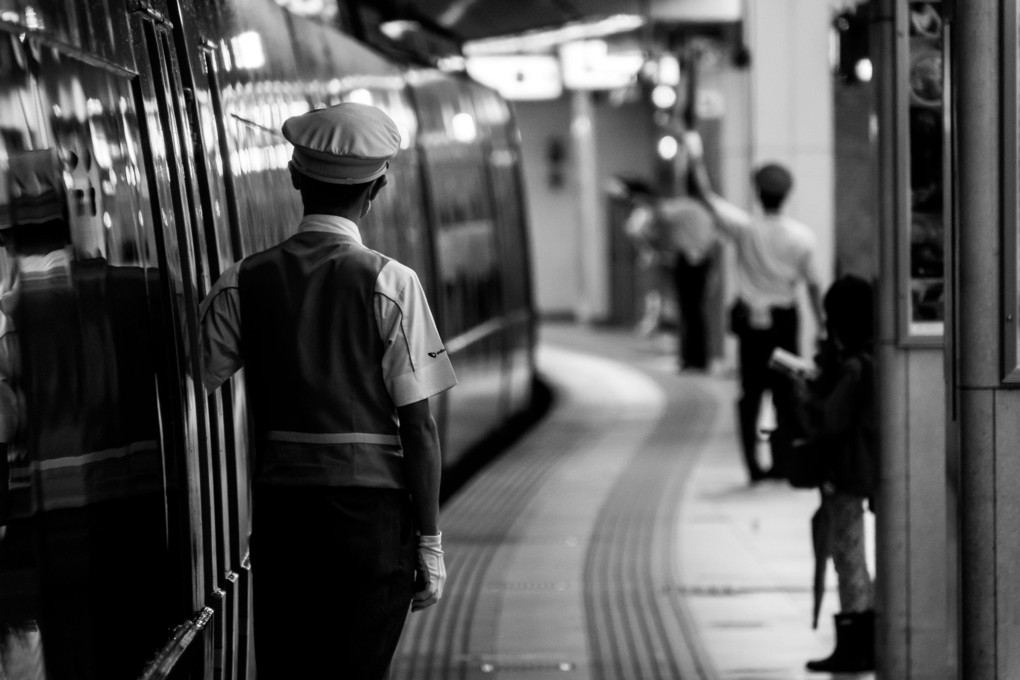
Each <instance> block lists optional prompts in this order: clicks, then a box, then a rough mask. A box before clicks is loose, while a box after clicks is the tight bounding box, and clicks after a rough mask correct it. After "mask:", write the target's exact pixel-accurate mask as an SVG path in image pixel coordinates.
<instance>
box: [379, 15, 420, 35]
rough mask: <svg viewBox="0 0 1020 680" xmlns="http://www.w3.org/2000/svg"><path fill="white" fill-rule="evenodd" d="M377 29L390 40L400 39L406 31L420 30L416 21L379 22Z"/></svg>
mask: <svg viewBox="0 0 1020 680" xmlns="http://www.w3.org/2000/svg"><path fill="white" fill-rule="evenodd" d="M379 30H380V31H381V32H382V34H383V35H385V36H386V37H387V38H389V39H390V40H400V39H401V38H403V37H404V36H405V35H407V34H408V33H414V32H416V31H420V30H421V24H419V23H418V22H417V21H406V20H397V21H385V22H383V23H381V24H379Z"/></svg>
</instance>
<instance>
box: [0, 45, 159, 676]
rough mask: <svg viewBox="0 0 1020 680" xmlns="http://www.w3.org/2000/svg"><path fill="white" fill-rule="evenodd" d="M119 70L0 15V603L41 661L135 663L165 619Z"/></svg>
mask: <svg viewBox="0 0 1020 680" xmlns="http://www.w3.org/2000/svg"><path fill="white" fill-rule="evenodd" d="M132 78H133V74H130V73H127V72H124V71H121V70H120V69H118V68H116V67H113V66H111V67H108V68H107V67H103V66H97V65H94V64H93V63H92V62H91V61H90V62H88V63H87V62H85V61H83V60H79V59H77V58H76V57H75V56H73V55H69V54H67V53H64V52H62V51H61V50H60V49H58V48H56V47H53V46H50V45H47V44H46V43H43V42H38V41H36V40H35V39H33V38H27V39H25V38H21V37H19V36H16V35H12V34H7V33H2V32H0V120H2V121H3V124H2V125H3V127H2V130H0V187H2V189H0V204H2V208H0V237H2V240H3V251H4V255H3V257H2V261H0V267H3V271H2V273H0V279H2V283H0V310H2V313H0V326H2V327H3V333H2V337H0V345H2V346H0V423H2V425H0V448H2V449H3V451H2V452H0V454H2V456H3V465H0V472H2V473H4V474H3V475H2V476H0V499H2V502H0V525H3V530H2V531H0V581H2V582H3V586H4V587H0V612H2V617H3V618H4V619H5V620H4V622H3V623H4V624H5V625H8V626H11V627H13V628H15V629H20V630H23V631H25V634H26V635H28V636H29V637H30V638H31V637H33V636H34V637H35V638H36V639H37V642H38V644H37V645H36V651H37V650H38V645H39V644H41V646H42V649H43V651H44V653H45V660H46V666H47V670H48V672H49V673H50V674H52V675H53V676H54V677H56V676H63V675H68V676H75V675H78V674H80V673H81V672H82V670H83V669H86V668H89V669H96V672H97V673H98V674H99V675H102V676H104V677H129V676H130V677H136V676H138V675H139V674H140V671H141V669H142V668H143V666H144V663H145V662H146V661H147V660H149V659H150V658H151V657H152V655H153V654H154V653H155V652H156V651H157V650H158V649H159V648H160V647H161V646H162V644H163V643H164V642H165V635H166V630H167V627H168V626H169V625H170V624H171V623H172V622H173V621H172V619H171V612H170V611H169V603H168V601H167V599H166V598H167V596H168V595H169V594H171V593H172V591H173V590H174V589H173V588H168V587H166V586H167V583H168V582H169V581H170V579H171V574H170V573H169V572H168V571H167V570H168V565H171V564H173V559H171V555H169V554H168V533H167V523H168V521H169V520H168V516H167V512H166V498H167V495H168V489H167V476H166V474H165V470H164V461H163V453H164V446H163V440H162V425H161V421H160V415H159V414H160V410H159V401H158V397H157V384H158V380H159V375H160V370H159V366H160V365H161V363H162V362H163V348H162V346H161V343H160V339H161V338H162V337H163V333H162V329H161V327H160V319H161V312H160V288H161V281H160V277H161V275H162V272H161V270H160V267H159V263H158V259H157V252H156V247H155V240H154V235H153V230H154V228H155V225H154V224H152V219H151V215H152V210H151V207H150V206H149V197H148V182H147V179H146V176H145V175H146V171H145V164H144V163H143V157H142V148H141V145H140V132H139V122H138V112H137V111H136V109H135V96H134V92H133V85H132ZM12 584H17V585H15V586H14V587H6V586H11V585H12ZM125 597H130V598H138V599H135V600H134V602H144V606H133V603H132V604H129V605H127V606H126V607H125V606H124V605H123V603H124V598H125ZM111 631H116V634H111ZM39 638H41V639H39ZM8 651H9V650H8ZM15 653H16V652H15ZM5 660H6V659H5Z"/></svg>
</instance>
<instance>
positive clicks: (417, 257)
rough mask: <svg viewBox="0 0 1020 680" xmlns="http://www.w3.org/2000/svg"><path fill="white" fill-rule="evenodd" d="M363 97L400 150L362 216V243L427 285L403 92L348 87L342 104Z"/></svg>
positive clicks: (411, 132) (411, 119)
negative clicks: (385, 119)
mask: <svg viewBox="0 0 1020 680" xmlns="http://www.w3.org/2000/svg"><path fill="white" fill-rule="evenodd" d="M365 95H367V96H368V100H367V101H365V103H371V104H373V105H375V106H378V107H379V108H381V109H382V110H383V111H386V113H388V114H389V115H390V117H391V118H393V120H394V121H395V122H396V123H397V127H398V128H400V134H401V144H400V146H401V149H400V153H398V154H397V156H396V158H394V159H393V161H391V162H390V167H389V173H388V182H387V185H386V187H385V188H384V189H383V190H382V192H381V193H380V194H379V196H378V198H377V199H376V201H375V202H374V203H373V206H372V210H371V212H369V213H368V215H366V216H365V219H364V223H363V232H364V234H363V236H364V239H365V244H366V245H367V246H369V247H370V248H373V249H375V250H378V251H379V252H381V253H384V254H386V255H389V256H391V257H394V258H396V259H397V260H399V261H400V262H402V263H404V264H406V265H407V266H408V267H410V268H411V269H413V270H415V272H416V273H417V274H418V277H419V279H421V282H422V285H424V286H426V290H428V286H430V282H431V272H430V270H429V258H428V249H427V247H426V246H427V241H426V240H425V222H424V215H425V211H424V208H423V205H422V183H421V174H420V172H419V169H418V147H417V121H416V119H415V116H414V111H413V110H412V109H411V105H410V102H409V101H408V99H407V94H406V92H404V90H403V88H400V89H393V88H372V89H369V88H360V87H359V88H353V89H352V90H350V91H349V92H348V93H346V94H345V95H343V97H342V99H344V100H351V99H355V100H356V99H357V98H362V100H364V97H365Z"/></svg>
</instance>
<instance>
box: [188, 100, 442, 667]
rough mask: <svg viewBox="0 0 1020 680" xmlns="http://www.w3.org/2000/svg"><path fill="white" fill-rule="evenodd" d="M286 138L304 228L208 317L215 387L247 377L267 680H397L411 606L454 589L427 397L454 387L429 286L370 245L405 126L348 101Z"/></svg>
mask: <svg viewBox="0 0 1020 680" xmlns="http://www.w3.org/2000/svg"><path fill="white" fill-rule="evenodd" d="M283 135H284V137H286V139H287V140H288V141H289V142H290V143H291V144H293V145H294V152H293V157H292V159H291V162H290V174H291V181H292V183H293V185H294V188H295V189H297V190H298V191H299V192H301V200H302V203H303V205H304V217H303V218H302V220H301V222H300V224H299V225H298V229H297V233H296V234H295V235H293V236H291V237H290V238H288V239H287V240H285V241H284V242H283V243H281V244H279V245H277V246H275V247H273V248H270V249H268V250H265V251H262V252H260V253H256V254H254V255H251V256H249V257H246V258H244V259H243V260H241V261H240V262H237V263H235V264H234V265H233V266H231V267H230V268H229V269H227V270H226V271H225V272H224V273H223V275H222V276H221V277H220V278H219V280H218V281H217V282H216V284H215V286H214V287H213V289H212V291H211V292H210V293H209V296H208V297H207V298H206V300H205V301H204V302H203V304H202V328H203V342H204V350H205V360H206V364H205V375H204V382H205V385H206V388H207V389H209V390H213V389H216V388H217V387H218V386H219V385H220V384H222V383H223V382H224V381H225V380H227V379H228V378H229V377H230V376H231V375H232V374H233V373H234V372H235V371H237V370H238V369H239V368H241V367H242V366H243V367H244V370H245V385H246V392H247V397H248V401H249V403H250V406H251V414H252V418H253V423H254V427H255V432H256V441H255V446H254V451H255V460H254V472H253V496H254V500H253V511H252V541H251V564H252V578H253V589H254V595H253V597H254V626H255V661H256V666H257V670H258V675H259V678H260V680H277V679H283V678H286V679H291V678H357V679H359V680H370V679H374V678H384V677H386V675H387V672H388V671H387V669H388V666H389V663H390V659H391V658H392V656H393V652H394V650H395V648H396V645H397V641H398V639H399V637H400V633H401V630H402V629H403V626H404V622H405V620H406V618H407V612H408V606H409V605H410V607H411V609H413V610H421V609H424V608H426V607H429V606H431V605H433V604H435V603H436V602H437V601H438V600H439V598H440V597H441V596H442V592H443V584H444V581H445V579H446V569H445V566H444V563H443V550H442V546H441V543H440V538H441V534H440V531H439V525H438V515H439V480H440V452H439V439H438V434H437V430H436V424H435V421H434V420H433V417H432V414H431V412H430V410H429V401H428V398H429V397H430V396H433V395H435V394H438V393H440V392H443V391H445V390H447V389H449V388H451V387H453V386H454V385H455V384H456V382H457V380H456V377H455V376H454V373H453V368H452V366H451V364H450V360H449V356H448V354H447V353H446V352H445V350H444V347H443V344H442V341H441V340H440V337H439V333H438V331H437V330H436V326H435V322H434V321H433V318H432V314H431V312H430V311H429V306H428V303H427V302H426V299H425V294H424V292H423V290H422V286H421V284H420V283H419V281H418V278H417V276H416V275H415V273H414V272H413V271H412V270H411V269H409V268H407V267H405V266H404V265H402V264H400V263H399V262H397V261H395V260H392V259H390V258H388V257H386V256H385V255H382V254H380V253H377V252H375V251H373V250H371V249H369V248H367V247H365V246H364V245H363V244H362V240H361V234H360V232H359V227H358V223H359V222H360V220H361V218H362V217H363V216H364V215H365V214H366V213H367V212H368V211H369V209H370V207H371V205H372V201H373V199H375V197H376V196H377V195H378V193H379V191H380V190H381V189H382V188H383V187H384V186H385V185H386V170H387V167H388V163H389V160H390V159H391V158H393V157H394V156H395V155H396V153H397V151H398V150H399V148H400V133H399V131H398V129H397V126H396V125H395V124H394V122H393V121H392V120H391V119H390V118H389V116H387V115H386V114H385V113H383V112H382V111H380V110H379V109H377V108H375V107H372V106H366V105H364V104H357V103H343V104H338V105H336V106H332V107H329V108H325V109H319V110H316V111H312V112H310V113H306V114H303V115H300V116H295V117H292V118H290V119H288V120H287V121H286V122H285V123H284V125H283ZM416 572H417V579H416ZM416 581H417V585H416ZM423 583H424V586H422V584H423Z"/></svg>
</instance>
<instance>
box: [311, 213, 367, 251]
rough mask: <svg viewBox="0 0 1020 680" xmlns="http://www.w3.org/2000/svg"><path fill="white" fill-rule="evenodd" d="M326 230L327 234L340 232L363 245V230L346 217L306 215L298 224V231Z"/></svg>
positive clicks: (341, 234)
mask: <svg viewBox="0 0 1020 680" xmlns="http://www.w3.org/2000/svg"><path fill="white" fill-rule="evenodd" d="M303 231H324V232H326V233H327V234H339V235H340V236H346V237H348V238H351V239H354V241H356V242H357V243H358V244H359V245H361V232H360V231H359V230H358V225H356V224H355V223H354V222H351V221H350V220H349V219H347V218H346V217H338V216H336V215H305V216H304V217H302V218H301V224H299V225H298V232H303Z"/></svg>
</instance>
